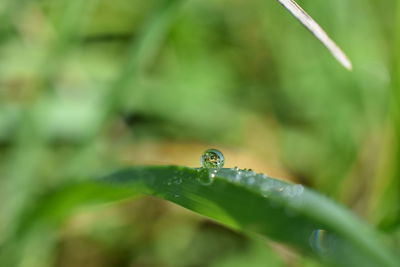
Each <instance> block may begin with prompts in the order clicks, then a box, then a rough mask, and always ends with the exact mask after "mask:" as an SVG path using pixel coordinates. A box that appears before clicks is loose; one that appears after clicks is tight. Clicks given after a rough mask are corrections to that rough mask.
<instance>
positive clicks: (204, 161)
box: [201, 149, 225, 169]
mask: <svg viewBox="0 0 400 267" xmlns="http://www.w3.org/2000/svg"><path fill="white" fill-rule="evenodd" d="M224 163H225V158H224V155H223V154H222V152H221V151H219V150H217V149H207V150H206V151H204V153H203V154H202V155H201V166H202V167H203V168H215V169H220V168H222V167H223V166H224Z"/></svg>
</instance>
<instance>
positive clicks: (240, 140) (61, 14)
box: [0, 0, 400, 267]
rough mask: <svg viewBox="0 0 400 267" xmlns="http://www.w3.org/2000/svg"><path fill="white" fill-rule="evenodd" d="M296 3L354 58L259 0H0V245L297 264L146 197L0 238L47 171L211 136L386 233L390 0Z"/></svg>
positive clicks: (398, 41) (148, 261) (393, 85)
mask: <svg viewBox="0 0 400 267" xmlns="http://www.w3.org/2000/svg"><path fill="white" fill-rule="evenodd" d="M299 3H300V4H301V5H302V6H303V7H304V8H305V9H306V10H307V11H309V13H310V14H311V15H312V16H313V17H314V18H315V19H316V20H317V21H318V22H319V23H320V24H321V25H322V26H323V27H324V28H326V30H327V32H328V33H330V35H331V36H332V37H333V39H334V40H336V41H337V42H338V44H339V45H341V46H342V47H343V49H344V50H345V51H346V52H347V53H348V55H349V57H350V58H351V59H352V61H353V65H354V71H353V72H347V71H346V70H344V69H343V68H342V67H341V66H340V65H339V64H338V63H337V62H335V61H334V60H333V59H332V58H331V56H330V54H329V53H328V52H327V51H326V50H325V48H324V47H322V45H320V44H319V43H318V41H316V40H315V39H314V38H313V37H312V36H311V35H310V34H309V33H308V32H307V31H306V30H305V29H303V27H302V26H300V25H299V24H298V23H297V22H296V21H295V20H294V19H293V18H292V17H291V16H290V15H289V14H288V13H287V12H286V11H285V10H284V9H283V8H282V7H281V6H280V5H279V4H277V2H276V1H274V0H253V1H236V0H230V1H228V0H206V1H204V0H203V1H200V0H192V1H183V0H149V1H139V0H131V1H129V0H115V1H112V2H111V1H106V0H87V1H78V0H58V1H51V0H34V1H26V0H2V1H1V2H0V21H1V22H2V23H1V24H0V172H1V174H2V175H1V178H0V203H2V204H1V205H0V250H5V249H7V251H10V252H9V253H14V252H15V251H18V253H20V257H19V258H20V262H19V263H18V266H41V267H42V266H116V265H117V266H176V264H177V262H180V264H182V265H183V266H204V265H205V264H207V265H216V266H221V265H222V266H223V265H224V264H225V265H230V262H232V261H235V262H237V263H236V264H239V263H238V262H241V261H242V262H246V263H247V262H249V261H250V258H251V261H252V262H253V261H254V265H253V266H261V265H262V266H264V265H267V264H266V263H267V262H268V259H270V261H271V265H270V266H279V264H282V265H283V264H284V265H288V264H289V265H293V266H298V265H300V266H302V265H304V266H313V265H314V264H315V263H313V262H310V260H309V259H302V258H301V257H300V256H298V255H293V254H294V253H293V252H288V251H287V249H281V248H276V247H274V246H273V249H272V250H269V249H268V247H267V246H265V245H263V244H260V243H258V242H257V241H251V240H250V239H249V238H248V237H244V236H242V235H240V234H237V233H232V232H230V231H229V230H227V229H225V228H222V227H219V226H217V225H215V224H213V223H210V222H207V221H205V220H204V219H203V218H199V217H197V216H194V215H193V214H190V213H187V212H186V211H183V210H181V209H177V208H176V207H175V206H172V205H168V204H166V203H163V202H160V201H154V200H149V199H144V200H142V201H141V202H138V203H133V204H132V203H127V204H126V203H125V204H122V205H120V206H117V207H110V208H109V209H106V211H105V212H106V213H107V212H110V213H111V215H103V212H104V207H103V208H102V209H101V210H98V211H96V210H95V211H92V210H91V211H85V212H82V216H83V219H81V214H80V213H79V214H77V215H76V216H73V217H72V218H71V221H68V222H65V225H64V226H63V227H62V228H61V229H57V230H55V229H46V228H45V229H36V231H34V232H32V233H31V234H30V235H29V237H27V239H26V240H25V241H24V242H22V243H13V241H12V240H9V237H10V236H12V234H13V231H15V225H16V222H17V221H18V220H19V218H20V217H21V214H22V213H23V211H24V210H26V209H27V208H28V207H29V205H31V204H32V203H35V201H36V200H37V198H38V195H40V194H41V193H43V192H46V191H47V190H49V188H52V187H53V186H55V185H57V184H59V183H61V182H63V181H66V180H78V179H85V178H88V177H93V175H94V174H95V173H96V174H97V173H101V171H102V170H103V169H108V168H111V167H116V166H120V165H127V164H147V163H151V164H154V163H157V164H179V165H189V166H196V165H198V163H197V162H198V157H199V155H200V153H201V152H202V151H203V150H204V149H205V148H208V147H210V146H218V147H219V148H221V149H222V150H224V151H227V153H226V154H227V156H228V157H227V164H228V165H231V166H234V165H238V166H241V167H246V168H253V169H255V170H257V171H268V172H270V173H271V174H276V175H278V176H281V177H282V178H284V179H290V180H294V181H297V182H301V183H303V184H306V185H309V186H312V187H314V188H316V189H317V190H319V191H321V192H323V193H325V194H327V195H329V196H331V197H332V198H334V199H336V200H338V201H341V202H342V203H344V204H346V205H347V206H349V207H351V208H352V209H353V210H355V211H356V212H357V213H358V214H359V215H361V216H362V217H363V218H365V219H366V220H367V221H369V222H371V223H373V224H374V225H376V226H377V227H378V228H380V229H381V230H382V231H384V232H386V233H387V236H388V242H390V243H393V244H394V245H395V247H396V249H397V250H399V249H400V241H399V240H400V234H399V233H400V225H399V223H400V210H399V209H400V205H399V203H400V199H399V196H400V165H399V161H400V142H399V140H400V113H399V112H400V110H399V106H400V72H399V66H398V64H399V62H400V54H399V47H400V34H399V32H400V31H399V27H400V20H399V19H400V16H399V15H398V14H400V5H399V3H398V2H397V1H394V0H382V1H373V0H363V1H361V0H353V1H346V0H335V1H333V0H332V1H316V0H314V1H312V0H302V1H299ZM276 175H275V176H276ZM132 205H133V207H131V206H132ZM59 208H60V209H62V207H59ZM147 212H149V213H152V214H147ZM95 229H97V230H95ZM108 233H110V234H108ZM110 238H111V239H110ZM114 238H115V239H114ZM10 242H11V243H10ZM211 244H212V245H211ZM244 246H245V248H244ZM282 250H283V251H284V252H282ZM13 251H14V252H13ZM82 251H88V253H87V254H86V253H85V254H84V253H82ZM216 251H218V253H216ZM266 255H267V256H268V257H266ZM269 255H274V256H269ZM275 255H278V256H275ZM267 258H268V259H267ZM205 260H209V261H206V262H205ZM69 261H70V262H69ZM0 264H1V265H2V266H3V265H4V266H12V265H10V264H7V263H3V262H2V263H0ZM273 264H274V265H273ZM239 265H240V264H239ZM230 266H232V265H230Z"/></svg>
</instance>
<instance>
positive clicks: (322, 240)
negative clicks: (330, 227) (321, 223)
mask: <svg viewBox="0 0 400 267" xmlns="http://www.w3.org/2000/svg"><path fill="white" fill-rule="evenodd" d="M309 242H310V246H311V248H312V250H313V251H314V252H315V253H317V254H320V255H325V254H327V253H328V252H329V250H330V249H331V248H332V238H330V237H329V235H328V232H327V231H326V230H323V229H316V230H314V231H312V233H311V235H310V239H309Z"/></svg>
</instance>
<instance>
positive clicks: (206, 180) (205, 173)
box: [197, 168, 217, 185]
mask: <svg viewBox="0 0 400 267" xmlns="http://www.w3.org/2000/svg"><path fill="white" fill-rule="evenodd" d="M216 175H217V169H205V168H201V170H200V171H199V175H198V176H197V181H199V182H200V184H202V185H210V184H212V183H213V182H214V178H215V176H216Z"/></svg>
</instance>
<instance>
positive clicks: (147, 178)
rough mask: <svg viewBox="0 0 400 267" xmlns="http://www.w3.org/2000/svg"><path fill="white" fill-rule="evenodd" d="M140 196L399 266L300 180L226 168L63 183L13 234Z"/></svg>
mask: <svg viewBox="0 0 400 267" xmlns="http://www.w3.org/2000/svg"><path fill="white" fill-rule="evenodd" d="M143 195H153V196H157V197H159V198H162V199H165V200H168V201H171V202H173V203H176V204H178V205H180V206H183V207H185V208H187V209H190V210H192V211H195V212H196V213H199V214H201V215H204V216H207V217H209V218H211V219H213V220H215V221H217V222H219V223H222V224H223V225H225V226H227V227H230V228H232V229H235V230H238V231H241V232H244V233H249V232H254V233H257V234H259V235H261V236H263V237H265V238H268V239H271V240H273V241H277V242H281V243H283V244H286V245H288V246H291V247H293V248H295V249H297V250H298V251H300V252H301V253H304V254H306V255H313V256H314V257H316V258H318V259H319V260H321V261H323V262H325V264H329V265H332V266H397V265H398V264H399V261H396V259H395V258H394V256H393V255H391V252H390V250H389V249H388V248H386V245H385V244H384V243H383V242H382V237H380V236H379V235H378V234H377V233H375V232H374V231H373V230H372V229H371V228H370V227H368V226H367V225H365V224H364V223H362V222H361V221H360V220H359V219H357V218H356V217H355V216H354V215H352V214H351V213H350V212H349V211H347V210H346V209H344V208H343V207H340V206H339V205H337V204H335V203H334V202H332V201H331V200H329V199H327V198H326V197H324V196H322V195H320V194H318V193H316V192H315V191H312V190H310V189H308V188H304V187H303V186H301V185H295V184H288V183H285V182H282V181H279V180H276V179H272V178H270V177H267V176H265V175H262V174H255V173H254V172H253V171H248V170H235V169H227V168H224V169H220V170H216V169H191V168H184V167H174V166H171V167H170V166H164V167H151V166H149V167H131V168H126V169H123V170H120V171H116V172H114V173H112V174H110V175H107V176H106V177H103V178H101V179H97V180H91V181H87V182H79V183H76V184H69V185H65V186H62V187H59V188H57V189H56V190H52V191H51V192H49V193H47V194H46V195H45V196H43V197H42V200H41V201H38V203H36V205H35V206H33V207H31V209H30V211H29V213H27V215H26V216H24V217H22V218H23V219H22V220H21V222H20V225H19V226H18V228H17V231H16V236H17V237H18V238H20V239H23V238H24V236H26V235H28V234H29V231H31V230H32V229H35V227H39V226H40V224H43V223H47V224H48V223H49V222H53V223H55V225H57V223H59V222H60V221H61V222H62V221H63V220H65V217H66V216H67V215H69V216H70V215H71V214H70V213H71V211H73V210H74V209H77V208H78V207H79V206H81V205H85V204H86V205H87V204H89V203H93V202H106V203H107V202H108V201H110V200H114V201H115V200H121V199H125V198H127V197H138V196H143ZM165 231H168V229H165ZM3 257H4V255H3Z"/></svg>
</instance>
